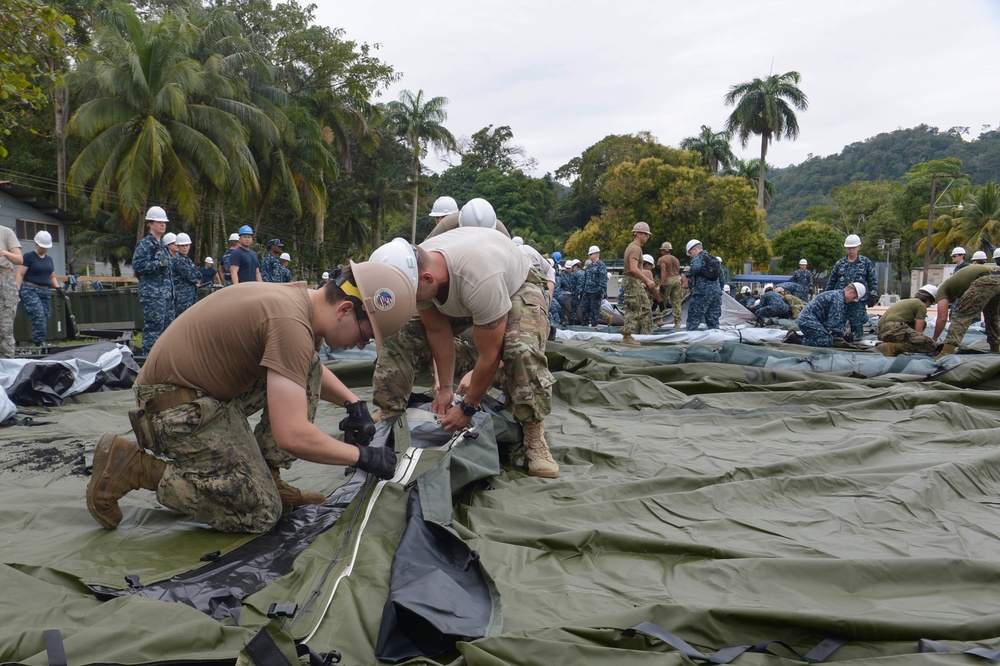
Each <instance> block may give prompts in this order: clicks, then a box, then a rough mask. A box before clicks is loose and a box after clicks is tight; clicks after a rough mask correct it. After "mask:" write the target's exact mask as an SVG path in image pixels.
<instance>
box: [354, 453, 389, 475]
mask: <svg viewBox="0 0 1000 666" xmlns="http://www.w3.org/2000/svg"><path fill="white" fill-rule="evenodd" d="M355 467H357V468H358V469H360V470H361V471H362V472H368V473H369V474H371V475H373V476H377V477H378V478H380V479H391V478H392V477H393V475H395V473H396V452H395V451H394V450H393V449H391V448H389V447H388V446H359V447H358V464H357V465H355Z"/></svg>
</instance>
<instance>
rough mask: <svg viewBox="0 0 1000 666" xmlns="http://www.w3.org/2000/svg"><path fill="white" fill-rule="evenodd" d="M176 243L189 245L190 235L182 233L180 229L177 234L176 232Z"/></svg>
mask: <svg viewBox="0 0 1000 666" xmlns="http://www.w3.org/2000/svg"><path fill="white" fill-rule="evenodd" d="M177 244H178V245H190V244H191V237H190V236H188V235H187V234H186V233H184V232H183V231H182V232H180V233H179V234H177Z"/></svg>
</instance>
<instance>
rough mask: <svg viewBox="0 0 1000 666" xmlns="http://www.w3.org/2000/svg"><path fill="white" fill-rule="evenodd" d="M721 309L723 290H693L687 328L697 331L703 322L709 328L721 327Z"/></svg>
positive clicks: (689, 304)
mask: <svg viewBox="0 0 1000 666" xmlns="http://www.w3.org/2000/svg"><path fill="white" fill-rule="evenodd" d="M721 311H722V292H721V291H707V292H702V293H699V292H697V291H695V292H692V293H691V301H690V302H689V303H688V318H687V330H689V331H697V330H698V327H699V326H701V322H705V326H706V327H707V328H710V329H712V328H719V315H720V314H721Z"/></svg>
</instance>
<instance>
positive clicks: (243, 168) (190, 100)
mask: <svg viewBox="0 0 1000 666" xmlns="http://www.w3.org/2000/svg"><path fill="white" fill-rule="evenodd" d="M111 13H112V17H111V18H112V20H111V21H109V22H108V23H106V24H105V25H103V26H102V27H101V28H99V29H98V32H97V37H96V39H95V41H94V43H95V48H92V49H91V50H90V52H89V54H88V57H87V59H86V60H85V61H84V63H83V66H82V67H81V69H80V73H79V75H80V77H81V79H82V84H83V86H84V90H85V92H88V93H90V97H91V98H90V99H89V101H87V102H84V103H83V104H82V105H80V107H79V108H78V109H77V110H76V112H75V113H74V114H73V116H72V117H71V118H70V121H69V124H68V127H67V129H68V133H69V134H70V135H75V136H78V137H80V138H82V139H83V140H84V142H85V145H84V148H83V149H82V150H81V152H80V154H79V155H78V156H77V158H76V159H75V160H74V162H73V165H72V166H71V167H70V170H69V179H68V183H67V185H68V188H69V190H70V191H75V192H80V191H83V189H84V188H85V187H86V186H87V185H88V184H92V190H91V191H90V197H89V198H90V209H91V211H92V212H96V211H97V210H98V209H99V208H101V206H102V205H103V206H110V207H112V208H117V209H119V210H120V212H121V217H122V224H123V225H124V226H125V227H126V228H134V229H135V230H136V232H137V233H136V236H137V237H141V236H142V231H143V229H142V224H141V222H142V217H143V214H144V212H145V209H146V206H147V205H148V203H149V202H150V201H154V200H155V201H156V202H157V203H167V202H169V203H170V204H172V206H173V207H176V209H177V210H178V212H179V213H180V216H181V217H182V218H183V219H184V220H186V221H188V222H189V223H191V224H194V223H195V222H196V221H197V218H198V210H199V205H200V203H201V200H202V197H201V193H202V192H201V187H200V185H201V184H203V183H207V184H208V185H210V186H211V187H212V188H214V189H216V190H219V191H221V190H223V189H224V188H230V189H240V190H243V191H248V192H249V191H255V190H256V189H257V187H258V184H257V168H256V164H255V163H254V161H253V158H252V155H251V154H250V151H249V148H248V147H247V138H248V135H250V134H251V131H250V129H248V124H249V123H250V121H253V129H254V130H255V131H259V132H262V133H263V134H262V135H260V134H257V135H255V136H258V137H260V136H263V137H264V138H265V139H267V140H269V141H276V140H277V132H276V129H275V128H274V126H273V124H270V123H268V122H266V119H265V118H263V116H262V114H261V113H260V112H259V110H258V109H256V108H255V107H253V106H252V105H248V104H246V103H243V102H240V101H239V100H237V99H235V98H234V96H231V95H229V93H230V92H231V91H227V90H225V88H224V87H223V86H218V85H213V81H212V79H211V77H210V76H209V75H208V73H207V72H206V69H205V67H203V65H202V63H200V62H199V61H198V60H197V59H195V58H193V57H192V53H193V52H194V50H195V46H196V44H197V43H198V39H199V35H198V31H197V29H196V28H195V27H194V26H193V25H192V23H191V22H189V21H188V20H187V17H186V15H184V14H183V13H179V14H171V13H168V14H166V15H164V16H163V18H162V19H161V20H160V21H159V22H153V23H149V24H144V23H143V22H142V21H141V20H140V19H139V17H138V16H137V15H136V13H135V10H134V9H133V8H131V7H129V6H126V5H122V4H116V5H114V6H113V8H112V9H111ZM213 88H214V89H213ZM206 102H208V103H206Z"/></svg>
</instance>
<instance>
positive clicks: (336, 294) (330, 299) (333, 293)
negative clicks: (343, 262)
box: [323, 266, 368, 321]
mask: <svg viewBox="0 0 1000 666" xmlns="http://www.w3.org/2000/svg"><path fill="white" fill-rule="evenodd" d="M345 283H347V284H349V285H350V286H351V287H353V288H354V290H357V288H358V285H357V284H355V282H354V274H353V273H352V272H351V267H350V266H337V267H336V268H335V269H333V270H332V271H330V279H329V280H327V282H326V284H324V285H323V297H324V298H326V302H327V303H329V304H330V305H336V304H337V303H340V302H341V301H349V302H350V303H351V304H352V305H353V306H354V316H355V317H357V319H358V321H365V320H366V319H368V313H367V312H366V311H365V308H364V304H363V303H362V302H361V299H360V298H358V297H357V296H353V295H351V294H349V293H347V292H346V291H344V289H343V286H344V284H345ZM351 287H348V289H350V288H351Z"/></svg>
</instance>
